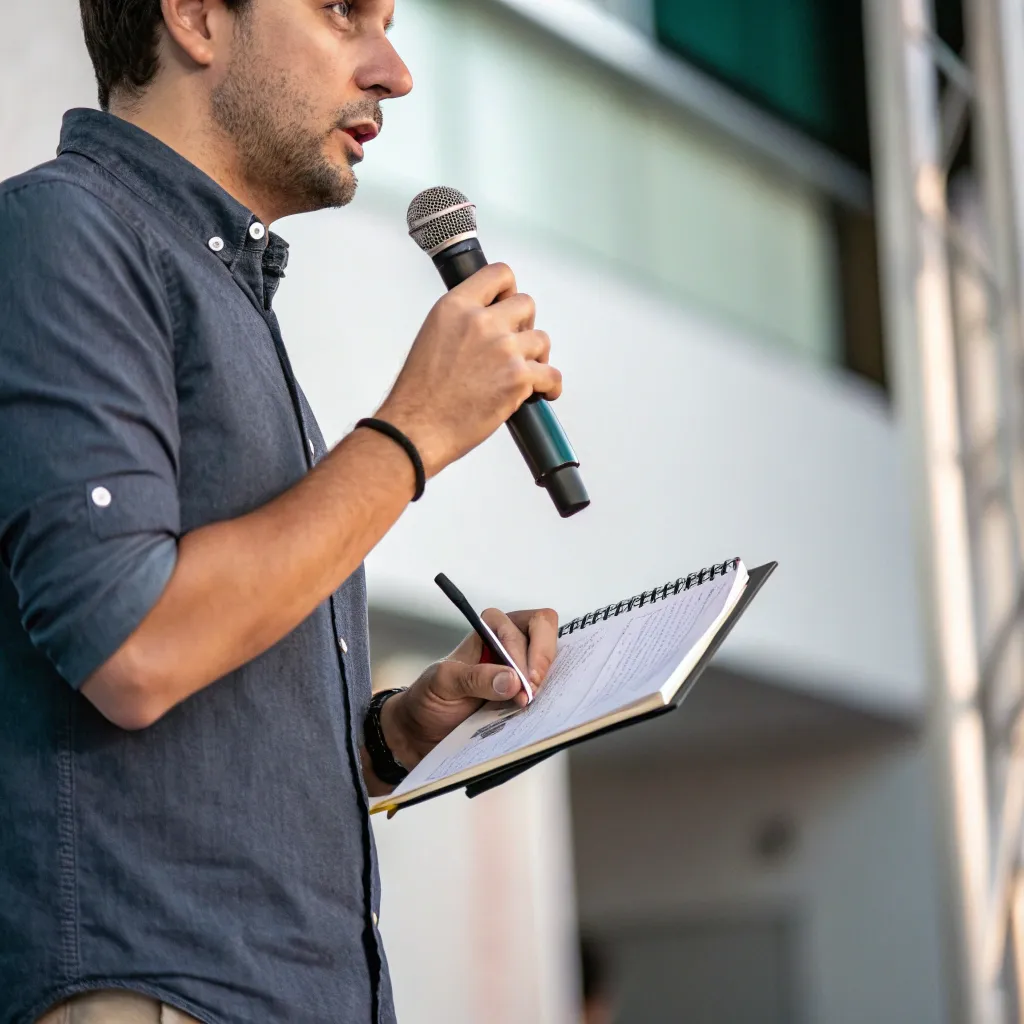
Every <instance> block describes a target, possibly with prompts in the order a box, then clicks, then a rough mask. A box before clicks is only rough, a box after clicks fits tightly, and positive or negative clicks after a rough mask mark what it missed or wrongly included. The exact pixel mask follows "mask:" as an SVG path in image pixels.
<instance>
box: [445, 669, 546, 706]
mask: <svg viewBox="0 0 1024 1024" xmlns="http://www.w3.org/2000/svg"><path fill="white" fill-rule="evenodd" d="M435 687H436V689H437V693H438V696H440V697H441V698H442V699H444V700H450V701H455V700H464V699H465V698H467V697H471V698H473V699H475V700H496V701H507V700H515V701H517V702H518V703H525V702H526V694H525V693H524V692H523V686H522V683H520V682H519V677H518V676H517V675H516V674H515V672H513V671H511V670H510V669H508V668H506V667H505V666H504V665H466V664H463V663H462V662H458V661H443V662H441V663H440V664H439V665H438V666H437V676H436V679H435Z"/></svg>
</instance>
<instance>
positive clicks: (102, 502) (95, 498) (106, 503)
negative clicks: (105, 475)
mask: <svg viewBox="0 0 1024 1024" xmlns="http://www.w3.org/2000/svg"><path fill="white" fill-rule="evenodd" d="M91 497H92V503H93V504H94V505H95V506H96V507H97V508H109V507H110V503H111V502H112V501H113V500H114V499H113V497H112V496H111V494H110V491H108V490H107V489H106V487H94V488H93V490H92V495H91Z"/></svg>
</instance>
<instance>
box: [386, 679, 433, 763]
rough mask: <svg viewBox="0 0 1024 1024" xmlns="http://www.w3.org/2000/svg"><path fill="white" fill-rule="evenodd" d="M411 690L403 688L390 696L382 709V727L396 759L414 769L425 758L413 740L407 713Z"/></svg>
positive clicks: (389, 747)
mask: <svg viewBox="0 0 1024 1024" xmlns="http://www.w3.org/2000/svg"><path fill="white" fill-rule="evenodd" d="M408 701H409V691H408V690H403V691H402V692H401V693H396V694H395V695H394V696H393V697H391V698H389V699H388V700H387V701H386V702H385V704H384V706H383V707H382V708H381V709H380V727H381V730H382V732H383V733H384V742H385V743H387V745H388V749H389V750H390V751H391V753H392V755H393V756H394V757H395V759H396V760H397V761H399V762H401V764H402V765H404V766H405V767H406V768H407V769H408V770H409V771H412V770H413V768H415V767H416V765H418V764H419V763H420V761H422V760H423V755H422V754H420V753H419V751H418V750H417V748H416V744H415V743H414V742H413V740H412V730H411V728H410V726H409V719H408V714H407V713H406V711H407V708H408Z"/></svg>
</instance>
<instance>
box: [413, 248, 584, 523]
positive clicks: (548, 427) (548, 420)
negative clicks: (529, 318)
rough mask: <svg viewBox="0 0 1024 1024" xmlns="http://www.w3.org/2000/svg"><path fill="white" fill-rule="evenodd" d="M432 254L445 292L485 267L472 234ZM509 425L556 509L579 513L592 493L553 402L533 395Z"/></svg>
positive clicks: (566, 513)
mask: <svg viewBox="0 0 1024 1024" xmlns="http://www.w3.org/2000/svg"><path fill="white" fill-rule="evenodd" d="M431 257H432V259H433V261H434V266H436V267H437V269H438V271H439V273H440V274H441V280H442V281H444V283H445V285H446V287H447V288H448V290H449V291H451V289H452V288H454V287H456V285H459V284H462V282H463V281H465V280H467V279H468V278H470V277H472V276H473V275H474V274H475V273H476V272H477V271H478V270H480V269H482V268H483V267H486V266H487V257H486V256H485V255H484V251H483V247H482V246H481V245H480V241H479V239H478V238H476V237H473V238H463V239H461V240H453V242H452V244H451V245H449V246H448V247H447V248H443V249H441V251H439V252H434V253H431ZM507 426H508V429H509V431H510V432H511V434H512V437H513V438H514V439H515V442H516V445H517V447H518V448H519V451H520V452H521V453H522V456H523V458H524V459H525V460H526V464H527V466H529V467H530V472H531V473H532V474H533V479H534V481H535V482H536V483H537V486H538V487H543V488H545V489H546V490H547V492H548V494H549V495H550V496H551V500H552V501H553V502H554V505H555V508H556V509H557V510H558V514H559V515H560V516H561V517H562V518H563V519H568V518H569V517H570V516H574V515H575V514H576V513H577V512H582V511H583V509H585V508H586V507H587V506H588V505H589V504H590V495H588V494H587V488H586V487H585V485H584V483H583V477H582V475H581V474H580V461H579V459H578V458H577V457H576V453H575V452H574V451H573V449H572V445H571V444H570V443H569V438H568V437H566V435H565V431H564V430H563V429H562V424H561V423H559V422H558V417H557V416H556V415H555V413H554V410H553V409H552V408H551V403H550V402H548V401H546V400H545V399H544V398H543V397H542V396H540V395H537V394H534V395H531V396H530V397H529V398H528V399H527V400H526V401H525V402H524V403H523V404H522V405H521V406H520V407H519V409H518V410H517V411H516V412H515V413H513V414H512V417H511V419H510V420H509V421H508V424H507Z"/></svg>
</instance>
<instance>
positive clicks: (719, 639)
mask: <svg viewBox="0 0 1024 1024" xmlns="http://www.w3.org/2000/svg"><path fill="white" fill-rule="evenodd" d="M778 565H779V563H778V562H768V563H767V564H765V565H761V566H758V567H757V568H756V569H750V570H749V571H748V581H747V587H746V589H745V590H744V591H743V596H742V597H741V598H740V599H739V602H738V603H737V605H736V607H735V608H733V610H732V613H731V614H730V615H729V617H728V618H727V619H726V620H725V622H724V623H723V625H722V628H721V629H720V630H719V631H718V633H717V634H716V636H715V638H714V639H713V640H712V641H711V643H710V644H709V645H708V649H707V650H706V651H705V652H704V654H703V655H702V656H701V659H700V661H698V662H697V664H696V665H695V666H694V669H693V671H692V672H691V673H690V674H689V676H687V678H686V681H685V682H684V683H683V685H682V686H680V687H679V689H678V690H677V691H676V693H675V696H674V697H673V698H672V700H671V701H670V703H668V704H666V705H665V706H664V707H662V708H655V709H654V710H653V711H649V712H647V713H646V714H643V715H637V717H636V718H628V719H626V720H625V721H624V722H616V723H615V724H614V725H609V726H606V727H605V728H603V729H598V730H596V731H595V732H591V733H587V735H586V736H577V737H576V738H575V739H571V740H567V741H566V742H565V743H562V744H560V745H559V746H557V747H552V748H551V749H550V750H545V751H543V752H542V753H540V754H535V755H534V756H533V757H528V758H524V759H523V760H522V761H517V762H516V763H515V764H511V765H506V766H505V767H503V768H497V769H495V770H494V771H492V772H488V773H487V774H486V775H480V776H478V777H477V778H475V779H473V780H472V782H468V783H467V782H456V783H453V784H452V785H450V786H444V787H442V788H441V789H435V790H433V791H432V792H430V793H426V794H424V795H423V796H418V797H414V798H413V799H412V800H409V801H407V802H405V803H403V804H401V806H399V807H396V808H395V809H394V810H391V811H389V812H388V817H391V816H392V815H394V814H397V813H398V812H399V811H401V810H404V809H405V808H406V807H414V806H415V805H416V804H419V803H423V802H424V801H425V800H433V799H434V797H437V796H443V795H444V794H445V793H451V792H452V791H453V790H456V789H462V788H465V790H466V796H468V797H469V798H470V799H472V798H473V797H475V796H480V794H481V793H486V792H487V791H488V790H491V789H494V788H495V786H500V785H502V784H503V783H505V782H510V781H511V780H512V779H514V778H516V777H517V776H519V775H522V774H523V772H525V771H529V769H531V768H533V767H534V766H535V765H538V764H540V763H541V762H542V761H546V760H547V759H548V758H549V757H552V756H553V755H555V754H558V753H560V752H561V751H563V750H568V749H569V747H574V746H575V745H576V744H577V743H585V742H587V741H588V740H592V739H596V738H597V737H598V736H604V735H606V734H607V733H610V732H615V731H616V730H617V729H624V728H626V727H628V726H632V725H636V724H637V723H638V722H646V721H648V720H649V719H651V718H657V717H658V716H660V715H664V714H667V713H668V712H670V711H674V710H675V709H676V708H677V707H679V705H680V704H681V703H682V702H683V700H684V699H685V698H686V697H687V695H688V694H689V693H690V691H691V690H692V689H693V687H694V684H695V683H696V682H697V680H698V679H699V678H700V676H701V674H702V673H703V671H704V669H706V668H707V667H708V665H709V664H710V663H711V661H712V659H713V658H714V656H715V655H716V654H717V653H718V650H719V648H720V647H721V646H722V644H723V642H724V641H725V638H726V637H727V636H728V635H729V634H730V633H731V632H732V629H733V626H735V625H736V623H737V622H738V621H739V620H740V616H742V615H743V613H744V612H745V611H746V610H747V607H748V606H749V605H750V602H751V601H753V600H754V598H755V597H756V596H757V593H758V591H760V589H761V588H762V587H763V586H764V584H765V582H766V581H767V580H768V577H769V576H771V574H772V573H773V572H775V570H776V569H777V568H778Z"/></svg>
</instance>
